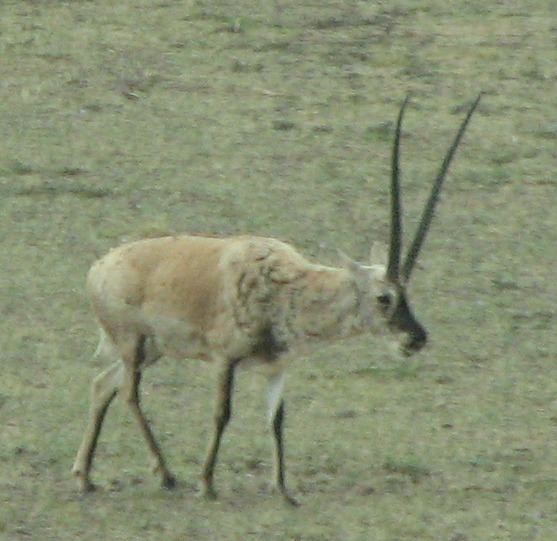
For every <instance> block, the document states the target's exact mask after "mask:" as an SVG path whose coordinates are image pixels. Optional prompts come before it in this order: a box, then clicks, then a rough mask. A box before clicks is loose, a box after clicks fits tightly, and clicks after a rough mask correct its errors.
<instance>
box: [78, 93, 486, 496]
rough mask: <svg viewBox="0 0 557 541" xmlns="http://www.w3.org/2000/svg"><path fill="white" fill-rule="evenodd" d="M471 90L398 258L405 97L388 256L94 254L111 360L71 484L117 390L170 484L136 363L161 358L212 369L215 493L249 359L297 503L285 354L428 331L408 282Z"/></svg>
mask: <svg viewBox="0 0 557 541" xmlns="http://www.w3.org/2000/svg"><path fill="white" fill-rule="evenodd" d="M480 96H481V95H480ZM480 96H478V98H477V99H476V100H475V101H474V103H473V104H472V106H471V107H470V109H469V111H468V114H467V115H466V118H465V119H464V120H463V122H462V124H461V125H460V129H459V131H458V133H457V135H456V137H455V139H454V141H453V143H452V145H451V146H450V148H449V150H448V153H447V155H446V156H445V159H444V161H443V163H442V166H441V168H440V171H439V173H438V176H437V178H436V180H435V181H434V184H433V188H432V191H431V194H430V196H429V199H428V200H427V203H426V205H425V208H424V211H423V214H422V217H421V220H420V222H419V225H418V228H417V232H416V235H415V237H414V239H413V241H412V243H411V245H410V248H409V250H408V253H407V255H406V258H405V259H404V262H401V247H402V246H401V245H402V221H401V213H402V211H401V203H400V187H399V146H400V136H401V124H402V118H403V114H404V110H405V108H406V105H407V102H408V98H406V100H405V101H404V103H403V104H402V107H401V108H400V112H399V114H398V119H397V123H396V129H395V136H394V144H393V153H392V174H391V183H390V200H391V217H390V221H391V223H390V242H389V247H388V250H386V252H388V253H385V258H384V259H386V261H382V262H378V261H372V262H370V265H361V264H359V263H357V262H355V261H352V260H350V259H349V258H348V257H345V258H344V259H345V261H344V262H343V265H342V266H341V267H339V268H335V267H329V266H325V265H320V264H315V263H311V262H309V261H308V260H307V259H305V258H304V257H303V256H302V255H300V254H299V253H298V252H297V251H296V250H295V249H294V248H293V247H292V246H290V245H289V244H285V243H284V242H280V241H278V240H275V239H272V238H260V237H254V236H239V237H230V238H204V237H197V236H187V235H183V236H174V237H172V236H169V237H163V238H156V239H147V240H141V241H138V242H132V243H129V244H125V245H123V246H120V247H119V248H116V249H114V250H112V251H110V252H109V253H108V254H107V255H105V256H104V257H102V258H101V259H99V260H98V261H97V262H95V263H94V264H93V266H92V267H91V270H90V271H89V274H88V279H87V288H88V293H89V295H90V298H91V301H92V304H93V307H94V311H95V313H96V316H97V318H98V322H99V324H100V328H101V344H100V347H101V349H102V346H103V344H104V345H106V346H108V349H110V350H111V351H112V352H113V353H115V354H116V356H117V357H118V361H117V362H116V363H115V364H114V365H112V366H110V367H109V368H108V369H107V370H105V371H104V372H102V373H101V374H100V375H99V376H97V377H96V378H95V379H94V381H93V383H92V388H91V405H90V413H89V420H88V424H87V427H86V430H85V434H84V437H83V441H82V443H81V446H80V448H79V451H78V453H77V457H76V459H75V464H74V466H73V473H74V474H75V475H76V476H77V478H78V482H79V485H80V488H81V489H82V490H83V491H89V490H92V489H93V488H94V486H93V484H92V482H91V481H90V477H89V474H90V470H91V465H92V462H93V456H94V454H95V448H96V445H97V441H98V437H99V433H100V431H101V427H102V423H103V419H104V417H105V414H106V411H107V409H108V407H109V405H110V403H111V401H112V400H113V398H114V397H115V396H116V395H117V394H120V395H121V397H122V398H123V399H124V400H125V401H126V402H127V404H128V405H129V407H130V409H131V411H132V413H133V415H134V416H135V418H136V419H137V422H138V423H139V426H140V428H141V431H142V433H143V436H144V437H145V440H146V442H147V446H148V448H149V451H150V454H151V456H152V459H153V466H154V471H155V472H157V473H158V474H159V475H160V477H161V481H162V485H163V486H164V487H166V488H172V487H173V486H174V485H175V478H174V476H173V475H172V473H171V472H170V470H169V469H168V467H167V465H166V462H165V459H164V457H163V454H162V452H161V449H160V447H159V444H158V443H157V440H156V439H155V436H154V435H153V432H152V431H151V428H150V426H149V423H148V421H147V419H146V418H145V416H144V414H143V411H142V409H141V405H140V395H139V384H140V381H141V375H142V369H143V368H144V367H145V366H147V365H149V364H151V363H153V362H155V361H156V360H157V359H158V358H159V357H161V356H163V355H168V356H171V357H175V358H176V357H179V358H184V357H187V358H197V359H202V360H210V361H213V362H214V363H216V364H217V365H218V370H219V375H218V390H217V395H216V409H215V416H214V432H213V435H212V438H211V440H210V443H209V447H208V450H207V454H206V457H205V462H204V465H203V471H202V477H201V481H202V492H203V494H204V495H205V496H207V497H210V498H215V497H216V493H215V490H214V488H213V472H214V469H215V464H216V462H217V454H218V451H219V446H220V444H221V438H222V435H223V432H224V429H225V427H226V425H227V424H228V422H229V420H230V416H231V396H232V391H233V387H234V375H235V371H236V368H237V367H238V366H239V365H241V364H245V363H247V362H250V361H251V362H255V363H256V364H259V365H262V366H264V367H265V368H266V373H267V377H268V389H267V396H268V414H269V422H270V427H271V432H272V435H273V450H274V479H273V481H274V485H275V487H276V489H277V490H278V492H279V493H280V494H281V495H282V496H283V498H284V499H285V500H286V501H287V502H289V503H291V504H296V502H295V500H294V499H293V498H292V497H291V496H290V495H289V493H288V491H287V489H286V486H285V476H284V460H283V437H282V426H283V419H284V401H283V399H282V397H281V395H282V388H283V381H284V379H283V373H284V369H285V365H286V364H287V363H286V362H285V361H286V360H287V359H288V358H291V357H293V356H295V355H296V354H297V353H298V354H299V352H300V347H304V346H310V347H311V346H312V345H317V344H319V343H320V342H323V341H330V340H335V339H342V338H345V337H350V336H354V335H358V334H362V333H367V332H380V331H381V330H382V329H387V330H389V331H390V332H392V333H393V334H395V335H397V336H398V337H399V341H400V346H401V350H402V352H403V353H404V354H406V355H410V354H412V353H414V352H417V351H419V350H420V349H422V348H423V347H424V345H425V343H426V340H427V333H426V330H425V329H424V327H423V326H422V325H421V324H420V323H419V322H418V321H417V319H416V318H415V317H414V315H413V312H412V310H411V308H410V304H409V302H408V296H407V285H408V281H409V279H410V275H411V273H412V270H413V268H414V267H415V263H416V259H417V257H418V254H419V252H420V248H421V246H422V244H423V241H424V239H425V236H426V234H427V231H428V228H429V226H430V223H431V220H432V218H433V214H434V208H435V204H436V201H437V199H438V195H439V191H440V189H441V185H442V183H443V180H444V178H445V176H446V173H447V170H448V168H449V164H450V162H451V159H452V158H453V155H454V153H455V151H456V149H457V147H458V145H459V142H460V140H461V138H462V136H463V134H464V131H465V129H466V126H467V125H468V122H469V120H470V117H471V116H472V113H473V112H474V110H475V109H476V107H477V105H478V103H479V100H480Z"/></svg>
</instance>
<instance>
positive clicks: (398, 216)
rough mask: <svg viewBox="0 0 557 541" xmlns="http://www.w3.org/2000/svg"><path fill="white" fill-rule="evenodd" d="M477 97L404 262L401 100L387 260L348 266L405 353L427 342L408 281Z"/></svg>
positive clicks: (442, 171) (435, 185)
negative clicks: (400, 164) (413, 306)
mask: <svg viewBox="0 0 557 541" xmlns="http://www.w3.org/2000/svg"><path fill="white" fill-rule="evenodd" d="M480 98H481V94H479V95H478V97H477V98H476V99H475V101H474V102H473V104H472V106H471V107H470V109H469V110H468V114H467V115H466V117H465V119H464V120H463V122H462V124H461V125H460V128H459V130H458V132H457V134H456V136H455V139H454V141H453V143H452V144H451V146H450V147H449V150H448V152H447V154H446V155H445V158H444V160H443V163H442V165H441V168H440V170H439V173H438V174H437V177H436V179H435V181H434V182H433V187H432V189H431V193H430V195H429V198H428V200H427V202H426V204H425V207H424V210H423V212H422V216H421V219H420V221H419V224H418V227H417V230H416V234H415V235H414V238H413V240H412V243H411V244H410V247H409V249H408V251H407V253H406V257H405V258H404V261H402V258H401V253H402V204H401V197H400V167H399V154H400V137H401V126H402V119H403V116H404V111H405V109H406V105H407V104H408V97H407V98H406V99H405V100H404V102H403V104H402V106H401V108H400V112H399V114H398V119H397V124H396V130H395V137H394V143H393V151H392V169H391V185H390V199H391V224H390V240H389V246H388V254H385V257H384V258H383V259H384V260H385V259H386V263H385V264H381V265H372V266H371V267H367V266H366V267H364V266H362V265H359V264H357V263H355V262H351V265H350V266H351V271H352V273H353V274H354V273H356V274H359V282H360V283H362V279H363V278H364V276H366V275H367V280H368V284H369V282H371V287H369V286H368V287H367V289H368V292H369V296H370V297H372V298H371V299H369V300H370V302H371V309H369V304H368V309H369V311H370V313H373V314H376V313H379V314H380V315H381V317H382V318H383V319H384V323H385V324H386V326H387V328H388V329H389V331H390V332H392V333H393V334H397V335H401V350H402V352H403V353H404V354H405V355H412V354H413V353H416V352H417V351H419V350H420V349H422V348H423V347H424V346H425V344H426V342H427V331H426V329H425V328H424V326H423V325H422V324H421V323H420V322H419V321H418V320H417V319H416V317H415V316H414V313H413V311H412V308H411V306H410V303H409V302H408V294H407V288H408V283H409V280H410V276H411V274H412V271H413V269H414V267H415V265H416V260H417V258H418V254H419V253H420V249H421V247H422V245H423V243H424V240H425V237H426V235H427V232H428V230H429V226H430V224H431V220H432V218H433V214H434V210H435V205H436V203H437V200H438V198H439V193H440V191H441V187H442V185H443V181H444V179H445V177H446V175H447V171H448V169H449V165H450V163H451V160H452V159H453V156H454V154H455V152H456V149H457V148H458V145H459V143H460V140H461V138H462V136H463V135H464V131H465V130H466V127H467V125H468V122H469V121H470V118H471V116H472V114H473V112H474V111H475V109H476V107H477V106H478V103H479V101H480ZM372 252H373V250H372ZM373 259H374V257H373V255H372V262H373ZM365 304H367V303H365Z"/></svg>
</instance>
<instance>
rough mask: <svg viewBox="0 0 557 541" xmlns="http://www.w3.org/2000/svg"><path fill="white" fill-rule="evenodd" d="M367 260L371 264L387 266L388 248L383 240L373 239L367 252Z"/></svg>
mask: <svg viewBox="0 0 557 541" xmlns="http://www.w3.org/2000/svg"><path fill="white" fill-rule="evenodd" d="M369 262H370V264H371V265H383V266H384V267H386V266H387V262H388V249H387V245H386V244H385V243H384V242H380V241H374V243H373V244H372V245H371V250H370V252H369Z"/></svg>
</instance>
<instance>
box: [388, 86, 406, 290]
mask: <svg viewBox="0 0 557 541" xmlns="http://www.w3.org/2000/svg"><path fill="white" fill-rule="evenodd" d="M408 99H409V96H406V98H405V99H404V102H403V103H402V106H401V107H400V112H399V113H398V119H397V123H396V131H395V139H394V142H393V155H392V165H391V240H390V244H389V262H388V265H387V278H388V279H389V280H391V281H392V282H395V283H398V282H399V274H400V251H401V249H402V219H401V214H402V210H401V207H402V205H401V202H400V166H399V163H400V131H401V127H402V117H403V116H404V110H405V109H406V104H407V103H408Z"/></svg>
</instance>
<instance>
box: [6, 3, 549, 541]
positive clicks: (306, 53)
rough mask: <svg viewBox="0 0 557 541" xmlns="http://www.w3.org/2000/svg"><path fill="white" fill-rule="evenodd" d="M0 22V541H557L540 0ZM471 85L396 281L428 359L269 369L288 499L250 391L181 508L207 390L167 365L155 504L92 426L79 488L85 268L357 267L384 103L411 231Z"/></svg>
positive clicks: (155, 374)
mask: <svg viewBox="0 0 557 541" xmlns="http://www.w3.org/2000/svg"><path fill="white" fill-rule="evenodd" d="M0 19H1V21H2V24H1V29H0V71H1V73H2V78H1V80H0V205H1V207H2V210H1V213H0V216H1V220H2V225H1V230H2V244H1V245H2V251H1V255H0V291H1V292H2V298H1V302H2V321H1V325H2V327H1V334H2V354H1V358H2V381H1V383H0V427H1V428H0V459H1V463H2V466H0V539H6V540H9V541H17V540H23V539H38V540H39V539H40V540H41V541H43V540H56V541H65V540H69V539H72V540H73V539H80V540H83V541H87V540H99V539H110V540H111V541H117V540H126V541H128V540H129V541H131V540H136V539H141V540H142V541H148V540H157V541H158V540H160V539H163V538H164V539H168V540H176V541H178V540H180V541H182V540H188V541H189V540H212V539H223V540H241V541H245V540H246V539H257V540H259V539H261V540H266V541H271V540H273V539H276V540H281V541H285V540H300V541H310V540H317V539H319V540H336V539H343V540H345V539H346V540H362V541H363V540H366V541H367V540H370V539H372V540H374V541H395V540H400V541H403V540H404V541H407V540H408V541H410V540H412V541H413V540H420V541H422V540H424V541H425V540H436V541H437V540H439V541H441V540H444V541H445V540H451V541H474V540H484V539H485V540H488V539H489V540H501V541H502V540H505V541H511V540H512V541H525V540H532V541H554V539H555V531H556V530H557V518H556V517H557V497H556V493H557V445H555V441H556V437H557V401H556V397H557V366H556V364H555V354H556V351H557V337H556V336H557V335H556V333H555V328H556V325H555V323H556V317H557V316H556V308H555V307H556V306H557V288H556V285H555V246H557V215H556V212H555V208H556V206H557V191H556V190H557V181H556V178H557V176H556V174H555V160H556V156H557V151H556V145H555V143H556V133H557V130H556V125H557V124H556V123H557V110H556V108H555V86H556V84H557V50H556V48H555V43H556V38H557V36H556V33H555V17H554V6H553V4H552V2H548V1H533V0H527V1H523V2H517V1H514V0H504V1H501V2H497V3H486V2H483V1H482V2H480V1H479V0H477V1H476V0H474V1H470V0H468V1H466V2H464V1H458V2H452V3H447V2H442V1H441V0H427V1H426V2H422V3H420V4H419V5H418V4H416V3H414V2H410V0H399V1H397V2H394V3H381V2H380V3H377V2H341V1H339V0H332V1H329V0H325V1H323V2H319V3H313V4H312V3H307V2H293V1H290V0H278V1H273V2H263V3H253V2H246V1H244V0H239V1H235V2H231V1H230V0H224V1H222V2H207V1H201V0H186V1H184V2H178V1H174V0H162V1H156V2H153V1H147V0H135V1H133V2H131V1H129V0H122V1H121V2H118V3H114V2H108V1H107V0H94V1H88V2H69V1H63V0H51V1H48V2H36V1H31V0H28V1H20V0H17V1H16V0H6V1H4V2H2V4H1V6H0ZM479 90H483V91H485V93H486V95H485V97H484V99H483V101H482V103H481V105H480V108H479V110H478V112H477V116H476V117H475V118H474V119H473V121H472V124H471V125H470V128H469V131H468V133H467V135H466V137H465V140H464V141H463V146H462V148H461V149H460V150H459V154H458V156H457V158H456V160H455V163H454V166H453V168H452V172H451V174H450V178H448V179H447V184H446V187H445V191H444V193H443V200H442V201H441V204H440V206H439V209H438V213H437V214H438V215H437V217H436V221H435V223H434V226H433V227H432V231H431V233H430V235H429V238H428V240H427V243H426V246H425V247H424V251H423V257H422V258H421V259H420V262H419V263H420V265H421V268H420V269H417V270H416V273H415V274H416V275H415V277H414V283H413V290H412V299H413V304H414V306H415V310H416V312H417V315H418V316H419V319H420V321H422V322H423V323H424V324H426V326H427V327H428V329H429V330H430V332H431V344H430V345H429V346H428V348H427V349H426V351H425V352H424V353H423V354H420V355H419V356H418V357H417V358H415V359H413V360H412V361H410V362H408V361H404V360H400V359H397V358H396V357H392V356H391V354H390V353H389V347H388V344H386V343H385V342H384V341H383V340H382V339H381V338H379V339H372V338H369V339H365V340H356V341H353V342H348V343H345V344H336V345H331V346H330V347H328V348H326V349H324V350H323V351H320V352H318V353H316V354H315V355H312V356H311V357H310V358H308V359H304V360H302V361H301V362H300V363H299V364H298V365H297V366H296V367H294V368H293V370H292V371H291V374H290V377H289V380H288V383H287V389H286V398H287V405H288V415H287V422H286V425H287V428H286V438H287V442H288V444H287V449H288V456H287V464H288V465H289V467H288V470H287V471H288V477H289V482H290V485H291V487H292V489H293V491H295V492H296V493H297V494H298V495H299V496H300V499H301V501H302V504H303V507H302V508H301V509H300V510H298V511H292V510H290V509H287V508H283V507H281V506H280V505H278V504H277V499H275V498H272V497H270V496H269V495H268V494H267V492H266V481H267V479H268V477H269V471H268V470H269V468H270V466H271V464H270V453H269V449H268V448H267V446H268V437H267V435H266V434H265V433H264V426H265V423H264V401H263V398H262V397H261V393H262V385H260V383H261V382H260V381H259V379H258V377H257V375H256V374H252V373H249V372H246V373H243V374H241V375H240V377H239V378H238V379H239V390H238V394H237V398H236V401H235V418H234V420H233V423H232V424H231V426H230V430H229V432H227V434H226V438H227V442H226V445H225V446H224V447H223V453H222V456H221V461H222V462H221V467H220V468H219V470H218V473H217V475H218V481H219V483H218V484H219V487H222V488H221V493H220V496H221V500H220V501H219V502H217V503H214V504H212V503H207V502H205V501H202V500H198V499H197V498H196V497H195V494H196V482H197V476H198V474H199V470H200V464H199V460H200V458H201V457H202V456H203V451H204V448H205V445H206V442H207V436H208V429H209V427H210V417H211V408H212V399H211V397H212V394H213V387H214V381H213V377H212V371H211V368H210V367H209V366H205V365H203V364H200V363H197V362H195V363H194V362H188V361H184V362H174V361H166V362H165V361H161V362H160V363H158V364H157V365H156V366H155V367H153V368H152V369H150V370H149V371H148V373H147V374H146V377H145V386H144V387H145V393H144V394H145V397H144V400H145V409H146V411H147V412H148V413H150V412H152V417H153V418H154V419H156V426H155V429H156V430H157V434H158V435H159V437H160V439H161V440H162V445H163V446H164V448H165V449H166V450H167V453H168V455H169V456H168V459H169V462H170V464H171V465H172V466H173V470H174V471H175V472H176V474H177V475H178V476H179V482H180V485H179V487H178V488H177V490H176V491H174V492H165V491H161V490H160V489H159V486H158V483H157V482H156V480H155V479H154V478H153V477H152V476H151V475H150V473H149V471H148V465H147V464H146V457H147V452H146V450H145V448H144V444H143V441H142V440H141V436H140V435H139V434H138V431H137V429H136V427H135V426H134V425H133V420H132V419H131V418H130V416H129V414H128V412H127V409H126V408H125V407H121V406H115V407H114V408H113V409H112V410H111V411H110V414H109V417H108V419H107V426H106V428H105V431H104V432H103V434H102V436H101V441H100V444H99V451H98V454H99V460H98V468H97V470H96V472H95V478H96V479H97V480H98V481H99V483H100V484H101V485H102V487H103V488H102V489H101V490H100V491H99V492H98V493H96V494H94V495H91V497H87V498H82V497H81V496H79V495H78V493H77V491H76V488H75V484H74V480H73V479H72V478H71V476H70V468H71V464H72V461H73V458H74V454H75V451H76V449H77V446H78V444H79V440H80V437H81V434H82V430H83V422H84V418H85V413H86V408H87V405H88V389H89V383H90V380H91V378H92V376H93V375H94V374H95V373H97V372H99V371H100V370H101V369H102V368H103V367H104V366H106V364H107V362H106V361H104V360H98V359H91V354H92V352H93V351H94V348H95V345H96V338H97V334H96V329H95V326H94V322H93V317H92V314H91V311H90V309H89V306H88V301H87V299H86V297H85V292H84V287H83V284H84V276H85V273H86V272H87V269H88V267H89V265H90V264H91V262H92V261H93V260H94V259H95V258H96V257H98V256H100V255H101V254H102V253H104V252H105V251H106V250H108V249H109V248H110V247H112V246H114V245H117V244H119V243H120V242H123V241H125V240H130V239H133V238H139V237H143V236H154V235H160V234H164V233H171V232H182V231H183V232H189V233H206V234H229V233H244V232H245V233H254V234H261V235H271V236H275V237H279V238H285V239H287V240H289V241H291V242H293V243H294V244H295V245H296V246H298V247H299V248H300V249H301V250H302V251H303V252H305V253H306V254H308V255H310V256H311V255H313V256H319V259H321V260H325V261H326V260H330V261H331V262H332V261H334V260H335V258H336V255H335V250H336V248H341V249H342V250H343V251H345V252H347V253H349V254H350V255H352V256H353V257H356V258H359V259H361V260H365V259H366V258H367V254H368V251H369V246H370V244H371V242H372V240H374V239H385V238H386V234H387V212H388V206H387V202H388V185H387V178H388V174H389V159H390V156H389V155H390V138H391V132H392V126H393V121H394V120H395V116H396V113H397V111H398V107H399V104H400V102H401V100H402V99H403V97H404V95H405V94H406V93H407V92H410V93H411V94H412V96H413V99H412V102H411V104H410V107H409V110H408V111H407V116H406V125H405V135H404V137H403V148H402V154H403V183H404V192H403V194H404V205H405V210H406V214H407V215H408V219H407V223H406V224H405V226H406V232H407V233H408V234H410V233H411V228H412V226H413V224H414V223H415V221H412V220H413V219H415V218H416V215H417V213H418V212H420V210H421V208H422V204H423V198H424V197H425V196H426V194H427V191H428V189H429V186H430V182H431V179H432V177H433V176H434V174H435V172H436V171H437V168H438V167H439V160H440V159H441V157H442V155H443V153H444V151H445V150H446V144H447V141H448V139H449V138H450V137H451V136H452V134H453V133H454V129H455V127H456V125H457V124H458V122H459V115H461V114H462V111H463V110H464V109H465V108H466V107H467V106H468V104H469V102H470V100H471V99H472V98H473V97H474V96H475V95H476V94H477V92H478V91H479ZM101 457H102V458H101Z"/></svg>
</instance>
